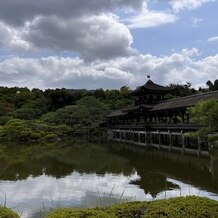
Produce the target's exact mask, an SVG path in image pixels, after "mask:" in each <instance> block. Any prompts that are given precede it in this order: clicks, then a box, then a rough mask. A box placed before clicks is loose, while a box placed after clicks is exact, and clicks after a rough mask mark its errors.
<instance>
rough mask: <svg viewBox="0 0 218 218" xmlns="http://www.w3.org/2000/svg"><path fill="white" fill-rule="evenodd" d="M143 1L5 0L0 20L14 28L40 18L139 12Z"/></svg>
mask: <svg viewBox="0 0 218 218" xmlns="http://www.w3.org/2000/svg"><path fill="white" fill-rule="evenodd" d="M143 2H144V0H137V1H132V0H101V1H96V0H88V1H87V0H73V1H69V0H43V1H35V0H19V1H17V0H7V1H0V19H1V20H2V21H4V22H6V23H8V24H13V25H14V26H17V25H21V26H22V25H23V24H24V23H25V22H26V21H29V20H33V19H34V18H35V17H37V16H39V15H41V16H53V15H55V16H57V17H60V18H64V19H65V18H66V19H67V18H72V17H80V16H83V15H86V16H88V15H93V14H95V15H97V14H99V13H103V12H111V11H113V10H115V9H118V8H119V9H120V10H121V9H131V10H140V8H141V7H142V4H143Z"/></svg>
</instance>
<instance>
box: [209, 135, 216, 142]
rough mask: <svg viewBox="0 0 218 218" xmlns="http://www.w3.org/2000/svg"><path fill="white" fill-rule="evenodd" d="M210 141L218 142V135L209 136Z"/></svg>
mask: <svg viewBox="0 0 218 218" xmlns="http://www.w3.org/2000/svg"><path fill="white" fill-rule="evenodd" d="M208 141H209V142H214V141H218V134H213V135H209V137H208Z"/></svg>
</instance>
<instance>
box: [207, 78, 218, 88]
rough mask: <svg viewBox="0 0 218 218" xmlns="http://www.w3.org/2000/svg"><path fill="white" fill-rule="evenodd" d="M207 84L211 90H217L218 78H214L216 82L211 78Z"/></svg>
mask: <svg viewBox="0 0 218 218" xmlns="http://www.w3.org/2000/svg"><path fill="white" fill-rule="evenodd" d="M206 85H207V86H208V88H209V91H216V90H218V79H216V80H214V83H212V82H211V81H210V80H208V81H207V82H206Z"/></svg>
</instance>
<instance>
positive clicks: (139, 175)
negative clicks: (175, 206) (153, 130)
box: [0, 139, 218, 218]
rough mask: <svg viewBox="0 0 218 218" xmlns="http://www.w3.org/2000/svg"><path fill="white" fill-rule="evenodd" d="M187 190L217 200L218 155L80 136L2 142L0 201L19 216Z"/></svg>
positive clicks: (174, 193) (163, 195) (162, 196)
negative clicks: (55, 140)
mask: <svg viewBox="0 0 218 218" xmlns="http://www.w3.org/2000/svg"><path fill="white" fill-rule="evenodd" d="M185 195H198V196H206V197H209V198H211V199H215V200H218V158H216V157H215V156H211V157H195V156H187V155H182V154H179V153H170V152H164V151H158V150H148V149H144V148H140V147H135V146H131V145H123V144H118V143H111V142H110V143H107V142H105V143H104V142H101V143H100V142H85V141H83V140H78V139H75V140H71V141H70V142H59V143H50V144H41V145H40V144H20V145H18V144H17V145H15V144H3V143H2V144H0V205H4V204H6V206H7V207H9V208H12V209H13V210H15V211H17V212H18V214H21V217H23V218H26V217H28V218H33V217H44V214H45V213H46V212H47V211H49V210H50V209H52V208H56V207H82V208H86V207H94V206H106V205H111V204H114V203H120V202H125V201H133V200H139V201H142V200H153V199H162V198H169V197H176V196H185Z"/></svg>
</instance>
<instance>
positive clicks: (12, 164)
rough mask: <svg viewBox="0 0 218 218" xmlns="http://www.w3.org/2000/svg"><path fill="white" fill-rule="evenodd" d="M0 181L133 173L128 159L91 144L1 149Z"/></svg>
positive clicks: (80, 143) (24, 146)
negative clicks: (46, 176) (44, 176)
mask: <svg viewBox="0 0 218 218" xmlns="http://www.w3.org/2000/svg"><path fill="white" fill-rule="evenodd" d="M0 148H1V151H2V152H1V155H0V166H1V167H0V179H1V180H21V179H26V178H28V177H29V176H30V175H31V176H33V177H37V176H40V175H42V174H45V175H49V176H53V177H56V178H60V177H64V176H67V175H70V174H71V173H72V172H73V171H78V172H79V173H97V174H105V173H106V172H108V173H114V174H120V173H124V175H129V174H131V172H132V169H131V167H130V166H129V165H128V162H127V160H125V159H124V158H122V157H120V156H118V155H115V154H110V153H109V152H108V149H107V147H105V146H99V145H96V144H94V143H88V144H87V143H82V142H77V143H74V144H72V143H71V144H69V145H66V146H63V145H62V144H46V145H22V146H21V145H20V146H3V145H1V146H0Z"/></svg>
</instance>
